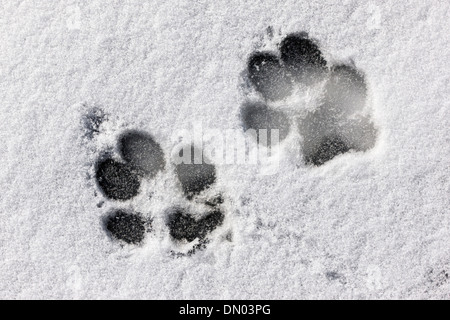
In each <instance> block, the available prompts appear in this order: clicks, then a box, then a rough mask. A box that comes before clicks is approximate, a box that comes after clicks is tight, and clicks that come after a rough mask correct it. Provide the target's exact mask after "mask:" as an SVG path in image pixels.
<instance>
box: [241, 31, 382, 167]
mask: <svg viewBox="0 0 450 320" xmlns="http://www.w3.org/2000/svg"><path fill="white" fill-rule="evenodd" d="M278 48H279V52H269V51H256V52H254V53H252V54H251V55H250V57H249V59H248V64H247V80H248V81H247V83H248V84H249V87H250V90H249V93H248V95H247V101H246V102H245V103H244V104H243V105H242V107H241V112H240V114H241V121H242V126H243V129H244V130H248V129H254V130H256V131H257V133H258V132H259V130H261V129H266V130H267V132H268V133H269V135H268V137H267V143H269V144H270V143H271V135H270V132H271V130H274V129H277V130H278V134H279V141H280V142H281V141H283V140H285V139H286V138H287V137H288V136H289V135H290V133H291V131H292V128H293V127H294V128H295V127H296V128H297V129H298V132H299V134H300V136H301V146H302V155H303V159H304V162H305V163H306V164H307V165H315V166H320V165H323V164H325V163H326V162H328V161H330V160H331V159H333V158H335V157H336V156H338V155H340V154H344V153H347V152H351V151H355V152H359V151H366V150H369V149H371V148H372V147H373V146H374V145H375V141H376V136H377V130H376V129H375V126H374V124H373V121H372V120H371V114H370V109H369V106H368V103H367V95H368V89H367V84H366V81H365V78H364V75H363V73H362V72H360V71H359V70H357V69H356V68H355V67H354V66H351V65H345V64H338V65H333V66H331V67H330V66H329V65H328V63H327V61H326V60H325V58H324V56H323V54H322V52H321V50H320V49H319V46H318V45H317V43H316V42H315V41H313V40H312V39H310V38H309V37H308V35H307V34H305V33H296V34H290V35H287V36H286V37H285V38H284V39H283V40H282V41H281V43H280V44H279V46H278ZM291 119H293V121H292V122H295V123H292V122H291ZM257 139H258V142H259V143H261V139H260V137H259V135H258V134H257Z"/></svg>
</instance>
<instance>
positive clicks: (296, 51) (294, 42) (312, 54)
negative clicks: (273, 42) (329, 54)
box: [280, 33, 327, 81]
mask: <svg viewBox="0 0 450 320" xmlns="http://www.w3.org/2000/svg"><path fill="white" fill-rule="evenodd" d="M280 53H281V59H282V60H283V62H284V64H285V66H286V68H287V70H288V71H289V73H290V74H291V75H292V76H293V77H295V78H296V79H297V80H302V81H310V80H313V78H316V77H317V76H319V75H322V74H323V73H324V71H325V70H326V66H327V62H326V60H325V59H324V57H323V56H322V52H321V51H320V49H319V47H318V46H317V44H315V43H314V42H313V41H312V40H311V39H309V38H308V36H307V35H306V34H304V33H299V34H291V35H288V36H287V37H286V38H284V40H283V41H282V42H281V45H280Z"/></svg>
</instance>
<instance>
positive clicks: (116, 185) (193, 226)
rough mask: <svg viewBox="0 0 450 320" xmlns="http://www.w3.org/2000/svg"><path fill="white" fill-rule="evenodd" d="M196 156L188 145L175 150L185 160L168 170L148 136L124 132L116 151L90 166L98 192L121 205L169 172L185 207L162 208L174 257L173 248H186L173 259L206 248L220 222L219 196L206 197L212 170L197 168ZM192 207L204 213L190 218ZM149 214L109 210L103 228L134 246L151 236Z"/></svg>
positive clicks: (204, 166) (211, 183)
mask: <svg viewBox="0 0 450 320" xmlns="http://www.w3.org/2000/svg"><path fill="white" fill-rule="evenodd" d="M199 152H202V151H201V150H198V149H195V148H194V147H193V146H187V147H185V148H183V149H182V150H180V151H179V155H180V156H183V153H187V154H185V155H184V156H185V157H186V158H184V159H185V160H186V159H187V160H190V161H184V162H181V163H179V164H174V165H172V164H171V165H170V166H169V165H168V164H167V163H166V159H165V154H164V152H163V149H162V148H161V146H160V144H159V143H158V142H156V140H155V139H154V138H153V137H152V136H151V135H150V134H148V133H146V132H143V131H135V130H129V131H126V132H124V133H123V134H122V135H120V137H119V138H118V141H117V148H116V152H113V151H110V152H107V153H104V154H103V155H101V156H100V157H99V159H98V161H97V163H96V165H95V180H96V182H97V187H98V189H99V190H100V191H101V193H102V194H103V196H104V197H106V198H107V199H109V200H111V201H114V202H115V203H117V204H122V205H123V204H126V203H128V202H129V201H131V200H132V199H133V198H135V197H137V196H139V195H140V194H141V192H142V190H141V189H142V184H143V183H144V181H147V182H148V181H150V180H152V179H158V178H159V177H160V174H162V173H163V172H164V171H166V169H167V167H174V170H175V174H176V177H177V178H178V182H177V183H176V184H177V185H178V187H179V191H180V192H181V193H182V194H183V197H184V198H185V199H186V200H185V201H186V202H187V203H185V204H184V205H181V206H180V205H172V204H171V203H168V204H167V205H168V207H169V208H168V209H167V210H165V211H164V212H165V214H166V217H165V219H164V221H165V222H166V223H165V228H166V231H168V233H169V234H170V237H171V239H172V242H173V247H174V253H175V251H177V248H181V247H183V248H185V247H186V245H187V246H190V249H189V250H188V251H187V252H186V253H180V252H178V253H175V254H176V255H185V254H192V253H194V252H195V251H196V250H198V249H201V248H204V247H205V246H206V244H207V243H208V241H209V239H208V237H209V236H210V234H211V233H212V232H213V231H214V230H215V229H216V228H218V227H219V226H221V225H222V224H223V221H224V219H225V215H224V213H223V209H222V206H221V205H222V204H223V202H224V199H223V197H222V195H221V194H220V193H219V194H216V195H215V196H210V194H214V190H213V189H214V185H215V182H216V179H217V174H216V168H215V166H214V165H212V164H209V162H208V161H203V162H202V163H200V164H196V163H195V162H194V153H199ZM189 153H190V154H189ZM205 162H207V163H205ZM207 190H208V192H206V191H207ZM203 193H207V195H203ZM200 196H204V197H203V198H202V197H200ZM193 206H196V208H197V209H198V208H199V207H200V208H201V210H202V211H203V212H202V213H201V214H193V213H192V212H191V211H190V208H191V207H193ZM148 211H149V213H145V214H142V213H138V212H135V211H134V210H124V209H114V210H112V211H110V212H109V213H108V214H107V216H106V217H105V218H104V219H103V226H104V229H105V230H106V231H107V233H108V234H109V235H110V236H111V238H113V239H115V240H117V241H119V242H121V243H127V244H134V245H139V244H141V243H143V241H144V240H145V237H146V235H147V234H148V233H151V232H153V231H154V230H153V218H152V217H151V208H149V210H148ZM197 211H198V210H197ZM185 251H186V250H185Z"/></svg>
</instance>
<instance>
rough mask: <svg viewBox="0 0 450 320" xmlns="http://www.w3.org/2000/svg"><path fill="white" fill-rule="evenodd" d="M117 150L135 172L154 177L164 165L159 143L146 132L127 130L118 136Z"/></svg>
mask: <svg viewBox="0 0 450 320" xmlns="http://www.w3.org/2000/svg"><path fill="white" fill-rule="evenodd" d="M119 151H120V154H121V155H122V158H123V159H124V160H125V161H127V162H128V163H129V165H130V167H132V168H133V169H134V170H135V171H136V172H138V173H139V174H141V175H145V176H146V177H149V178H152V177H154V176H155V175H156V174H157V173H158V171H160V170H163V169H164V166H165V160H164V153H163V151H162V149H161V147H160V145H159V144H158V143H157V142H156V141H155V140H154V139H153V138H152V137H151V136H150V135H149V134H147V133H144V132H139V131H127V132H125V133H124V134H122V136H121V137H120V138H119Z"/></svg>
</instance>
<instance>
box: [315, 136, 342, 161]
mask: <svg viewBox="0 0 450 320" xmlns="http://www.w3.org/2000/svg"><path fill="white" fill-rule="evenodd" d="M349 150H350V148H349V147H348V145H347V144H346V143H345V142H344V141H343V140H342V139H341V138H340V137H339V136H328V137H324V138H323V139H322V141H321V143H320V144H319V146H318V147H317V150H315V152H314V153H313V154H311V155H308V156H306V163H308V164H310V163H312V164H314V165H316V166H320V165H322V164H324V163H325V162H327V161H329V160H331V159H333V158H334V157H336V156H337V155H339V154H343V153H346V152H348V151H349Z"/></svg>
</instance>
